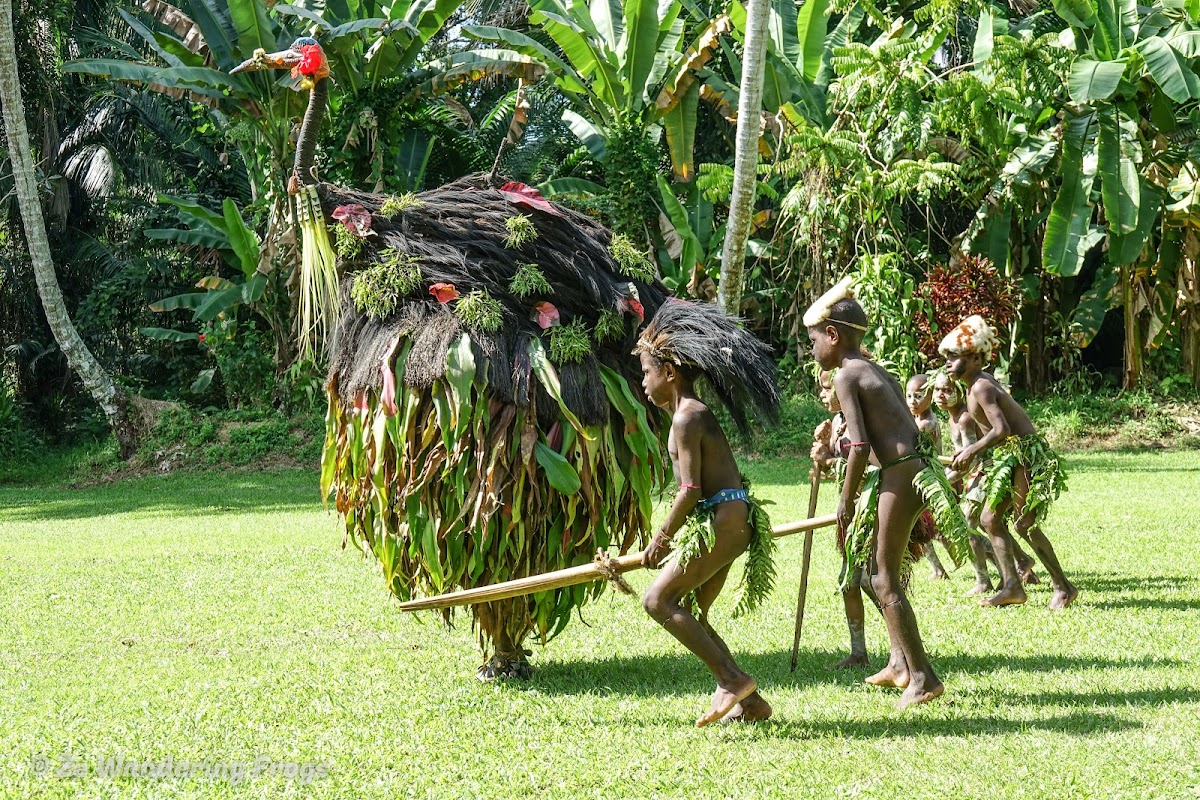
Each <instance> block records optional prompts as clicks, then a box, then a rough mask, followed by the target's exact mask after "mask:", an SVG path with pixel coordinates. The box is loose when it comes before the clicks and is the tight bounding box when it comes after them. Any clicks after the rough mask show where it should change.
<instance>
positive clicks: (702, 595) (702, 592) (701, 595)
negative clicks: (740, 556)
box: [696, 564, 772, 722]
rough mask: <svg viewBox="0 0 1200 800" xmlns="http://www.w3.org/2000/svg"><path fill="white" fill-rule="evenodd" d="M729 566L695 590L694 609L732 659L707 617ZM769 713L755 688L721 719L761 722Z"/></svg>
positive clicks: (705, 628)
mask: <svg viewBox="0 0 1200 800" xmlns="http://www.w3.org/2000/svg"><path fill="white" fill-rule="evenodd" d="M731 566H733V565H732V564H727V565H726V566H725V568H724V569H721V570H718V572H717V574H716V575H713V576H712V577H711V578H709V579H708V580H707V581H705V582H704V583H703V584H702V585H701V586H700V588H699V589H697V590H696V610H698V611H699V612H700V619H699V621H700V624H701V625H702V626H703V627H704V630H706V631H708V635H709V636H711V637H712V639H713V641H714V642H716V643H717V646H718V647H720V648H721V649H722V650H723V651H724V652H725V655H727V656H729V658H730V660H733V654H732V653H731V652H730V651H729V645H727V644H725V640H724V639H722V638H721V637H720V635H719V634H718V633H717V632H716V630H715V629H714V628H713V626H712V623H711V622H710V621H709V618H708V610H709V609H710V608H711V607H712V604H713V603H714V602H715V601H716V599H717V596H718V595H720V594H721V589H722V588H724V586H725V579H726V578H727V577H728V576H729V568H730V567H731ZM771 714H772V710H771V704H770V703H768V702H767V701H766V700H765V699H764V698H763V696H762V695H761V694H759V693H758V690H757V689H755V690H754V693H753V694H751V695H750V696H749V697H747V698H746V699H745V700H743V701H741V702H740V703H738V704H737V705H736V706H734V707H733V710H732V711H730V712H729V713H728V714H726V715H725V717H724V719H722V720H721V721H722V722H763V721H765V720H768V719H770V718H771Z"/></svg>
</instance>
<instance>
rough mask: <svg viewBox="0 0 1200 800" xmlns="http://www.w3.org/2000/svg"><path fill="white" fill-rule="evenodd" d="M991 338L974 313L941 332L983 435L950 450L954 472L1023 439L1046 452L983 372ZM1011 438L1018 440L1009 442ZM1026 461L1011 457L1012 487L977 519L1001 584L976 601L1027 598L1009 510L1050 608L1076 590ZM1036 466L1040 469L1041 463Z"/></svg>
mask: <svg viewBox="0 0 1200 800" xmlns="http://www.w3.org/2000/svg"><path fill="white" fill-rule="evenodd" d="M996 343H997V340H996V336H995V332H994V331H993V330H992V329H991V327H990V326H989V325H988V324H987V322H985V321H984V320H983V319H982V318H980V317H978V316H974V317H969V318H967V319H965V320H963V322H962V323H961V324H960V325H959V326H958V327H957V328H955V329H954V330H953V331H951V332H950V333H949V334H948V335H947V336H946V338H945V339H944V340H943V341H942V344H941V347H940V348H939V349H940V351H941V353H942V355H943V356H945V358H946V372H948V373H949V374H950V375H951V376H952V377H954V378H955V379H956V380H959V381H961V382H962V383H963V384H965V385H966V387H967V408H968V410H969V411H970V413H971V419H972V420H973V421H974V422H975V424H976V425H977V426H978V428H979V431H980V432H981V434H982V435H981V436H980V437H979V439H978V440H977V441H976V442H975V443H974V444H971V445H968V446H967V447H964V448H963V449H962V450H959V451H958V452H957V453H955V455H954V462H953V463H952V464H951V467H952V469H954V470H955V471H957V472H959V473H965V472H966V470H967V469H969V468H970V466H971V462H972V461H974V460H975V459H976V458H977V457H979V456H980V455H982V454H983V453H985V452H987V451H988V450H990V449H993V448H997V447H1000V446H1003V445H1008V444H1015V445H1017V447H1018V448H1020V447H1021V446H1022V444H1023V443H1024V442H1034V443H1035V445H1040V447H1041V448H1042V449H1043V451H1044V452H1049V448H1048V447H1047V446H1046V445H1045V443H1044V440H1041V439H1040V437H1038V434H1037V429H1036V428H1035V427H1034V425H1033V423H1032V422H1031V421H1030V419H1029V415H1028V414H1026V413H1025V410H1024V409H1023V408H1021V406H1020V405H1019V404H1018V403H1017V402H1016V401H1015V400H1014V399H1013V398H1012V396H1011V395H1010V394H1009V393H1008V392H1007V391H1005V389H1004V387H1003V386H1001V385H1000V382H999V381H997V380H996V379H995V378H994V377H993V376H992V375H990V374H988V373H987V372H985V371H984V367H985V366H986V365H987V363H988V362H989V361H990V359H991V355H992V351H993V349H994V348H995V346H996ZM1013 439H1015V440H1018V441H1017V442H1015V443H1012V442H1010V440H1013ZM1031 466H1032V465H1031V463H1028V462H1027V460H1025V459H1023V458H1022V459H1016V458H1014V467H1013V469H1012V473H1011V487H1001V488H1004V489H1007V491H1004V492H1002V493H1001V495H1002V497H1003V499H1002V500H1001V502H999V503H998V504H996V505H994V506H993V505H992V504H991V503H988V504H987V505H986V506H985V508H984V511H983V515H982V518H981V522H982V524H983V527H984V529H985V530H986V531H987V532H988V537H989V538H990V539H991V542H992V549H993V551H994V552H995V555H996V561H997V566H998V567H999V569H1000V580H1001V584H1000V589H999V591H997V592H996V594H994V595H992V596H991V597H988V598H986V599H984V600H981V601H980V604H981V605H985V606H1007V605H1019V604H1021V603H1024V602H1025V601H1026V599H1027V596H1026V594H1025V589H1024V587H1022V585H1021V578H1020V575H1019V573H1018V570H1017V565H1016V561H1015V558H1014V547H1013V539H1012V534H1011V533H1010V532H1009V530H1008V517H1009V516H1010V515H1011V516H1013V518H1014V520H1015V522H1014V527H1015V528H1016V530H1017V533H1019V534H1020V535H1021V537H1022V538H1024V539H1025V540H1026V541H1027V542H1029V544H1030V546H1031V547H1032V548H1033V551H1034V553H1035V554H1036V555H1037V557H1038V559H1039V560H1040V561H1041V562H1042V566H1044V567H1045V568H1046V571H1047V572H1048V573H1049V574H1050V581H1051V584H1052V585H1053V594H1052V596H1051V598H1050V608H1054V609H1062V608H1067V607H1068V606H1070V605H1071V603H1073V602H1075V598H1076V597H1077V596H1078V595H1079V590H1078V589H1077V588H1076V587H1075V586H1074V585H1073V584H1072V583H1071V582H1070V581H1069V580H1067V577H1066V575H1065V574H1064V573H1063V569H1062V566H1061V565H1060V564H1059V561H1058V555H1057V554H1056V553H1055V552H1054V547H1053V546H1052V545H1051V544H1050V540H1049V539H1047V538H1046V535H1045V533H1043V531H1042V528H1041V525H1040V524H1039V520H1040V517H1041V516H1044V514H1045V510H1046V506H1048V503H1049V502H1050V500H1052V498H1046V499H1045V500H1044V501H1043V500H1042V499H1041V498H1037V499H1038V500H1039V506H1040V508H1035V507H1034V503H1033V502H1030V501H1031V495H1030V486H1031V475H1032V469H1031ZM1037 468H1040V465H1039V466H1038V467H1037ZM1053 469H1054V471H1055V472H1056V473H1058V475H1059V476H1060V477H1059V478H1058V479H1057V481H1055V483H1054V484H1053V486H1054V487H1055V488H1054V489H1053V493H1054V494H1055V495H1057V492H1058V489H1057V486H1058V484H1059V483H1060V482H1061V480H1062V479H1061V473H1059V472H1058V467H1057V462H1056V461H1055V463H1054V465H1053ZM990 475H991V473H989V485H988V486H987V495H988V497H989V498H990V497H992V496H994V495H996V494H997V493H996V492H995V491H994V487H993V486H992V485H990V483H991V480H992V479H991V478H990Z"/></svg>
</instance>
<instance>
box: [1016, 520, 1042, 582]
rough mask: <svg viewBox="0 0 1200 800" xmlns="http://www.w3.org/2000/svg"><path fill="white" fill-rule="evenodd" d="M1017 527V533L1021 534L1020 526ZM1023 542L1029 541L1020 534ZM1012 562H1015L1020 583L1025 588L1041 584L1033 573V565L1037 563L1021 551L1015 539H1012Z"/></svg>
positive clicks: (1019, 544)
mask: <svg viewBox="0 0 1200 800" xmlns="http://www.w3.org/2000/svg"><path fill="white" fill-rule="evenodd" d="M1016 527H1017V533H1021V529H1020V526H1016ZM1022 536H1023V538H1024V539H1025V541H1027V542H1028V541H1029V537H1028V536H1024V534H1022ZM1013 560H1014V561H1016V562H1017V574H1018V575H1020V576H1021V583H1023V584H1025V585H1026V586H1037V585H1038V584H1039V583H1041V582H1042V581H1041V579H1040V578H1038V576H1037V573H1036V572H1034V571H1033V567H1034V565H1035V564H1036V563H1037V562H1035V561H1034V560H1033V556H1031V555H1029V553H1026V552H1025V551H1024V550H1022V549H1021V543H1020V542H1018V541H1017V537H1015V536H1014V537H1013Z"/></svg>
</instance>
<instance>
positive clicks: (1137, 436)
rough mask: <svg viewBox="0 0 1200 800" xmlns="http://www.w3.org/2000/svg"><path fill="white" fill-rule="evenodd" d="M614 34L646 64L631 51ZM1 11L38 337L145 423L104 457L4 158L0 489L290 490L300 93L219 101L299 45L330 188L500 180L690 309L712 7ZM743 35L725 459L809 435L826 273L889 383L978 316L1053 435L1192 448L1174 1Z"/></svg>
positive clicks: (316, 379) (1076, 4)
mask: <svg viewBox="0 0 1200 800" xmlns="http://www.w3.org/2000/svg"><path fill="white" fill-rule="evenodd" d="M635 4H636V7H635ZM630 15H634V16H637V15H642V16H647V15H653V17H654V18H655V19H657V20H659V25H658V34H657V36H639V37H632V36H626V35H625V32H624V29H623V26H622V24H621V21H622V20H623V19H628V18H632V17H631V16H630ZM14 16H15V23H14V27H15V43H16V48H17V61H18V75H19V79H20V82H21V86H22V89H23V93H24V98H25V115H26V120H27V124H28V126H29V130H30V138H31V147H32V149H33V151H34V158H35V161H36V165H37V175H36V179H37V185H38V188H39V192H40V198H41V206H42V213H43V216H44V217H45V220H46V224H47V229H48V234H49V240H50V249H51V253H52V256H53V261H54V266H55V270H56V272H57V276H58V280H59V283H60V285H61V287H62V290H63V307H62V309H61V310H62V311H65V312H66V313H67V314H68V315H69V317H70V318H71V320H72V321H73V322H74V325H75V327H76V328H77V330H78V332H79V334H80V336H81V337H82V339H83V341H84V343H86V345H87V347H88V348H89V349H90V350H91V352H92V353H94V354H95V356H96V358H97V360H98V361H99V364H100V365H101V366H102V367H103V369H104V370H105V371H106V372H107V374H108V375H109V376H111V378H112V380H113V381H114V382H115V383H116V385H117V386H119V387H120V388H122V389H124V390H125V391H127V392H129V393H131V394H133V395H137V396H139V397H141V398H146V399H149V400H155V401H165V402H166V403H167V405H161V406H155V408H156V409H158V410H159V413H158V414H157V419H158V422H157V424H156V426H155V427H153V428H152V429H150V430H148V431H145V432H143V434H142V436H141V437H140V444H139V448H138V449H137V451H136V452H135V453H134V454H133V457H132V459H131V460H129V461H125V460H123V459H121V458H119V456H118V446H117V442H116V440H115V439H114V438H113V436H112V434H111V433H110V431H109V428H108V422H107V421H106V418H105V416H104V414H103V413H101V411H100V408H99V407H98V406H97V405H96V403H95V402H94V401H93V399H92V397H91V396H90V395H89V393H88V392H87V391H86V390H85V389H84V387H83V385H82V384H81V383H80V381H79V380H78V378H77V376H76V375H75V374H74V373H73V371H72V369H71V368H70V366H69V365H68V362H67V359H66V358H65V357H64V356H63V353H62V352H61V351H60V348H59V345H58V344H57V343H56V338H55V336H54V334H53V333H52V330H51V328H50V326H49V324H48V322H47V315H46V313H45V309H44V307H43V304H42V301H41V299H40V298H39V294H38V289H37V285H36V283H35V280H34V275H33V265H32V264H31V262H30V257H29V250H28V247H27V241H26V236H25V229H24V227H23V224H22V218H21V215H20V214H19V213H18V209H17V203H16V200H15V196H14V191H13V174H12V167H11V162H10V161H9V160H8V153H7V151H5V152H4V154H3V156H4V161H3V163H0V197H2V199H3V202H0V452H3V453H4V458H2V459H0V481H18V482H19V481H26V480H30V479H36V478H38V477H44V476H47V475H56V476H61V475H70V476H75V477H78V478H88V479H94V478H95V477H97V476H102V475H106V474H110V473H114V474H121V473H122V472H127V471H129V470H139V471H170V470H173V469H176V468H179V467H184V466H194V465H199V466H214V465H219V466H239V465H258V464H262V463H264V462H280V461H282V462H285V463H290V464H293V465H296V466H300V465H308V464H315V463H316V461H317V459H318V456H319V448H320V441H319V439H320V432H321V419H320V417H321V413H322V411H323V406H324V402H323V376H324V366H323V365H322V364H321V363H319V360H320V358H319V356H318V357H317V358H316V360H314V359H313V358H312V357H302V356H301V355H300V354H299V353H298V352H297V348H296V346H295V344H294V341H295V339H294V335H293V334H294V330H295V326H296V320H295V317H296V313H297V310H296V305H297V304H296V286H295V279H294V270H295V266H296V263H297V261H298V259H297V258H296V257H295V251H296V246H295V240H294V239H293V238H290V237H289V234H288V233H287V230H288V221H289V214H290V211H289V208H288V204H287V199H286V198H287V195H286V192H285V191H284V186H283V181H284V179H285V177H286V174H287V165H288V164H290V162H291V158H292V147H293V142H294V135H295V134H294V124H295V123H296V121H297V120H298V118H299V115H300V113H301V112H302V110H303V106H302V102H303V98H301V97H300V96H299V95H298V94H297V93H295V92H290V91H286V84H287V79H286V78H279V77H278V76H269V77H267V76H263V75H261V74H259V75H254V76H244V75H239V76H232V77H231V76H229V75H228V72H229V70H230V69H231V68H232V67H233V66H234V65H236V64H238V63H239V62H241V61H242V60H244V59H246V58H248V57H250V55H251V54H252V53H253V51H254V50H255V49H257V48H263V49H266V50H268V51H270V50H275V49H282V48H284V47H286V46H287V45H288V44H290V43H291V42H292V41H293V39H295V38H296V37H297V36H300V35H315V36H317V37H318V38H319V40H320V41H321V43H322V45H323V47H324V48H325V50H326V52H327V53H328V54H329V56H330V60H331V66H332V69H333V78H334V82H335V85H334V89H333V92H332V97H331V103H332V107H331V108H332V113H331V115H330V122H329V123H328V124H327V125H326V126H325V129H324V131H323V135H322V142H321V145H320V148H319V151H318V163H319V165H320V171H321V174H322V177H323V178H324V179H326V180H330V181H333V182H336V183H341V184H344V185H349V186H354V187H358V188H362V189H366V190H373V191H386V192H393V193H404V192H419V191H421V190H424V189H428V188H432V187H436V186H440V185H442V184H444V183H447V182H449V181H452V180H455V179H457V178H460V177H462V176H464V175H467V174H471V173H476V172H487V171H489V170H491V169H492V168H493V165H495V164H496V163H497V159H499V164H498V166H499V171H500V172H501V173H502V174H504V175H506V176H509V177H511V178H512V179H513V180H517V181H521V182H523V183H526V184H529V185H531V186H535V187H537V188H538V189H539V190H540V191H541V192H542V193H543V195H545V196H546V197H549V198H551V199H553V200H554V201H556V202H560V203H563V204H566V205H569V206H571V207H573V208H576V209H579V210H583V211H584V212H586V213H588V214H590V215H592V216H594V217H596V218H597V219H599V220H601V221H602V222H604V223H605V224H606V225H609V226H611V227H612V228H614V229H615V230H618V231H620V232H622V233H624V234H626V235H627V236H629V237H631V238H632V239H633V240H634V241H635V242H637V243H638V244H639V245H640V246H641V247H643V248H644V249H645V252H647V253H649V254H652V255H653V256H654V258H655V260H656V263H657V265H658V269H659V272H660V274H661V276H662V279H663V282H664V283H665V284H666V285H667V286H668V287H669V288H670V289H671V290H672V291H674V292H675V293H676V294H678V295H680V296H684V297H690V298H693V299H701V300H709V299H713V298H715V297H716V294H717V287H718V286H719V284H720V281H721V278H722V274H721V273H722V264H721V248H722V242H723V240H724V237H725V225H726V221H727V218H728V214H729V209H728V206H727V204H728V202H729V196H730V188H731V184H732V175H733V167H732V165H733V159H734V133H735V123H736V114H737V108H738V91H739V90H738V87H739V78H740V75H741V66H742V65H741V56H742V44H743V39H744V35H745V32H746V26H747V14H746V9H745V8H744V7H743V6H742V5H741V4H739V3H737V2H731V3H720V2H716V0H698V1H697V0H626V2H625V3H622V2H620V0H607V2H605V0H594V2H592V3H591V4H586V3H582V2H567V0H534V2H532V3H530V4H528V5H527V4H526V3H524V2H522V1H521V0H412V2H406V0H397V2H395V3H394V4H392V5H383V4H380V3H377V2H375V0H326V2H323V3H322V2H304V3H297V4H291V5H289V4H283V3H272V2H262V0H186V2H181V3H180V4H179V5H178V6H172V5H169V4H167V3H164V2H160V0H145V2H142V3H137V2H129V1H126V2H108V1H107V0H79V1H78V2H45V3H35V2H17V3H15V4H14ZM643 27H644V26H643ZM652 28H653V26H651V29H652ZM768 28H769V41H768V45H767V71H766V81H765V86H764V90H763V116H764V132H763V135H762V137H761V140H760V143H759V156H760V162H759V167H758V185H757V190H756V196H755V206H754V216H753V224H752V230H751V235H750V240H749V243H748V246H747V258H748V260H747V266H746V272H745V277H744V294H743V295H742V298H741V301H740V311H741V314H742V315H743V316H744V317H745V318H746V320H747V322H748V324H749V325H750V326H751V327H752V329H753V330H754V331H755V332H756V333H757V334H758V335H759V336H761V337H762V338H763V339H764V340H766V341H768V342H770V344H771V345H772V347H773V348H774V349H775V351H776V353H777V355H778V360H779V366H780V375H781V380H782V381H783V383H784V386H785V389H786V394H787V395H788V396H789V398H790V399H789V402H788V405H787V408H786V413H785V417H784V422H783V426H782V429H781V430H779V431H773V432H771V435H770V436H769V437H766V436H764V437H762V438H759V439H746V440H743V441H741V445H742V447H743V449H744V450H745V451H747V452H762V453H766V454H767V455H771V454H780V453H787V452H790V451H793V450H794V451H797V452H801V451H807V447H808V444H809V443H810V441H811V439H810V436H811V431H812V427H813V425H814V424H815V423H816V421H817V420H818V419H819V418H820V416H821V414H822V410H821V409H820V408H819V406H817V404H816V402H815V398H814V397H813V392H812V386H813V377H812V372H811V359H809V358H808V357H807V356H806V348H805V343H806V336H805V333H804V330H803V328H802V326H801V325H800V324H799V317H800V315H801V313H802V312H803V309H804V308H805V307H806V306H807V305H808V304H809V302H811V300H812V299H813V298H814V297H815V296H816V295H818V294H820V293H821V291H823V290H824V288H825V287H827V286H828V285H830V284H831V283H832V282H833V281H835V280H836V279H838V278H839V277H840V276H842V275H843V274H846V273H854V274H855V275H856V280H857V283H858V286H859V294H860V299H862V301H863V302H864V305H866V307H867V309H868V312H869V313H870V314H871V315H872V318H873V319H874V320H875V321H876V322H877V323H878V327H877V329H876V330H875V331H874V332H873V333H872V335H871V337H870V339H869V340H868V343H867V344H868V346H869V347H870V348H871V350H872V351H873V352H874V353H875V355H876V357H878V358H879V359H880V360H881V361H883V362H884V363H885V364H887V365H888V366H889V367H890V368H892V369H893V371H895V372H896V374H897V375H899V376H905V375H908V374H911V373H913V372H915V371H921V370H924V369H926V368H930V367H933V366H937V364H938V361H937V359H936V342H937V341H938V340H939V339H940V338H941V336H942V335H943V334H944V332H945V330H946V327H947V326H948V325H953V324H955V323H957V321H958V320H959V319H961V318H962V317H963V316H965V315H966V314H969V313H974V312H977V311H978V312H983V313H984V314H985V315H986V316H988V317H989V319H991V320H992V321H993V322H994V323H995V324H997V325H998V326H999V327H1000V328H1001V329H1002V330H1003V331H1004V333H1005V340H1006V344H1005V347H1004V349H1003V351H1002V352H1001V353H999V355H998V358H997V363H996V368H997V370H998V371H1000V372H1002V373H1003V374H1004V375H1005V376H1006V378H1007V380H1008V381H1009V382H1010V383H1011V385H1012V386H1013V387H1014V390H1015V391H1016V392H1017V394H1018V395H1019V396H1020V397H1021V398H1023V399H1024V400H1026V401H1027V402H1028V403H1029V404H1030V407H1031V408H1032V410H1033V411H1034V414H1035V417H1036V418H1037V420H1038V422H1039V423H1040V424H1041V425H1043V426H1044V427H1045V428H1046V429H1047V430H1048V431H1049V432H1050V433H1051V436H1052V439H1054V440H1055V441H1056V444H1060V445H1074V446H1077V447H1078V446H1102V447H1147V446H1155V447H1157V446H1164V445H1171V444H1180V443H1182V444H1185V445H1186V444H1194V443H1195V442H1196V441H1197V438H1198V437H1200V411H1197V409H1198V407H1200V404H1198V403H1197V398H1198V397H1200V394H1198V392H1200V275H1198V271H1197V258H1198V257H1200V168H1198V167H1197V157H1198V156H1200V135H1198V132H1197V122H1198V121H1200V111H1198V103H1197V100H1198V99H1200V76H1198V75H1197V74H1196V72H1195V64H1196V58H1197V57H1198V56H1200V2H1196V0H1161V2H1156V3H1151V4H1148V5H1141V4H1136V3H1133V2H1126V1H1125V0H1121V1H1120V2H1117V1H1115V0H1100V1H1099V2H1093V0H1059V2H1053V3H1049V2H1036V0H1012V1H1011V2H1009V3H1007V4H996V3H986V2H979V1H978V0H966V1H965V2H959V1H958V0H937V1H936V2H932V3H924V2H922V3H907V2H893V3H884V2H872V0H854V1H853V2H849V1H848V0H805V2H803V3H800V4H796V3H793V2H792V1H791V0H776V1H775V2H774V3H773V6H772V10H771V16H770V20H769V25H768ZM631 30H632V28H631ZM639 30H641V28H639ZM506 141H507V142H509V146H508V147H504V148H502V147H501V145H502V143H503V142H506ZM124 455H129V454H128V453H124Z"/></svg>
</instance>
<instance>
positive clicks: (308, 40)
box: [292, 36, 317, 50]
mask: <svg viewBox="0 0 1200 800" xmlns="http://www.w3.org/2000/svg"><path fill="white" fill-rule="evenodd" d="M306 44H317V40H316V39H314V38H312V37H311V36H301V37H299V38H298V39H296V41H294V42H292V49H293V50H299V49H300V48H301V47H303V46H304V45H306Z"/></svg>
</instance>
